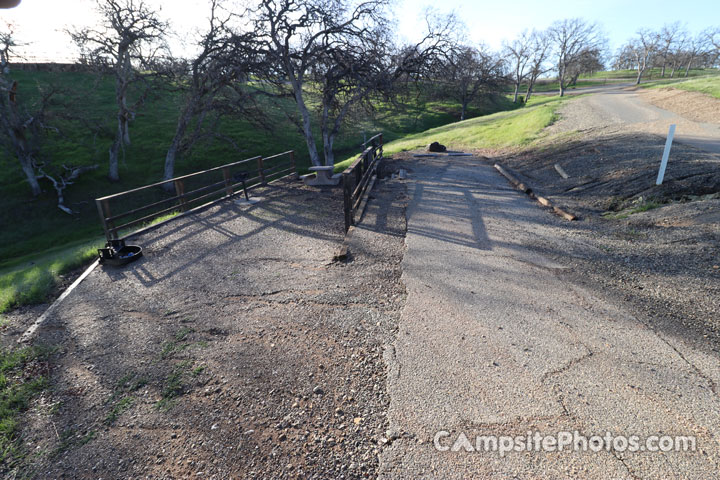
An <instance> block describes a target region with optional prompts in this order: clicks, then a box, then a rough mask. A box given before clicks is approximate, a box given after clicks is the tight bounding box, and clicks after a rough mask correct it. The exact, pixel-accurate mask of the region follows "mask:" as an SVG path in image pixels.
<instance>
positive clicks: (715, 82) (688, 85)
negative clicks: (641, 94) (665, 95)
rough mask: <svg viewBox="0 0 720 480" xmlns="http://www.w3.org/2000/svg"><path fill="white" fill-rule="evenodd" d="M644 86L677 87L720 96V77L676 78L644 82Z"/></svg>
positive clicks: (716, 96)
mask: <svg viewBox="0 0 720 480" xmlns="http://www.w3.org/2000/svg"><path fill="white" fill-rule="evenodd" d="M640 86H641V87H643V88H677V89H679V90H686V91H689V92H700V93H704V94H706V95H710V96H712V97H715V98H720V77H703V78H693V79H690V80H685V79H675V80H665V81H662V80H661V81H656V82H650V83H643V84H641V85H640Z"/></svg>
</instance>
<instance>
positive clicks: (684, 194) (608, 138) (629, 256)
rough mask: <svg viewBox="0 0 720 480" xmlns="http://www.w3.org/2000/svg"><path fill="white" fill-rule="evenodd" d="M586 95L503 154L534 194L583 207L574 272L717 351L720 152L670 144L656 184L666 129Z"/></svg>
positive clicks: (572, 226) (572, 228)
mask: <svg viewBox="0 0 720 480" xmlns="http://www.w3.org/2000/svg"><path fill="white" fill-rule="evenodd" d="M686 93H687V92H686ZM591 99H592V97H587V99H584V98H583V99H578V100H575V101H572V102H568V103H567V105H566V106H565V107H564V108H563V109H562V110H561V112H560V114H561V119H560V121H559V122H558V123H557V124H555V125H554V126H552V127H550V129H549V133H550V134H551V136H550V137H549V138H550V139H551V140H549V141H548V142H547V143H546V144H545V145H543V146H542V147H540V148H537V149H535V150H531V151H527V152H524V153H522V154H519V155H507V156H505V157H501V158H500V160H501V161H502V162H504V164H506V165H507V166H509V167H510V168H511V169H513V170H514V171H515V172H516V173H517V174H518V175H519V176H520V177H521V179H522V180H524V181H525V182H526V183H527V184H529V185H530V186H531V187H532V188H533V190H534V191H536V192H537V193H538V194H540V195H543V196H545V197H548V198H550V199H551V200H552V201H553V202H554V203H556V204H557V205H559V206H562V207H565V208H566V209H568V210H570V211H573V212H575V213H577V214H579V216H580V218H581V221H579V222H573V223H568V224H567V225H566V229H567V232H568V234H570V235H572V236H573V237H574V238H576V239H577V240H578V241H581V242H583V243H585V244H587V245H590V246H592V247H593V249H592V250H590V252H592V253H591V254H589V255H588V254H584V255H579V256H573V255H569V256H568V260H569V261H570V262H571V265H572V267H573V268H572V270H573V271H576V272H577V273H578V275H577V277H578V279H579V281H582V282H591V283H592V284H593V285H595V286H596V287H595V288H597V289H598V290H600V291H605V292H606V293H607V294H608V295H611V296H613V297H614V298H616V299H619V301H622V302H623V303H628V304H635V308H636V309H637V311H639V312H644V313H645V314H647V315H648V316H649V317H650V318H652V322H654V323H661V324H662V328H667V329H668V330H670V331H673V332H676V333H678V334H681V335H686V336H691V337H693V338H699V339H700V340H701V341H702V339H708V338H710V339H712V341H711V345H712V346H711V347H710V348H711V350H713V351H716V350H717V348H718V344H720V304H719V303H718V299H719V298H720V281H719V280H720V154H714V153H711V152H707V151H704V150H701V149H698V148H694V147H692V146H689V145H686V144H683V143H677V144H674V145H673V147H672V151H671V156H670V162H669V165H668V169H667V172H666V175H665V180H664V182H663V184H662V185H661V186H656V185H655V180H656V177H657V169H658V167H659V163H660V158H661V156H662V151H663V147H664V143H665V142H664V140H665V139H664V138H663V137H662V136H660V135H656V134H653V133H649V132H648V131H646V130H645V129H644V127H647V125H648V124H643V123H642V122H639V123H633V124H619V123H617V122H613V121H612V119H608V118H607V117H606V114H605V112H604V111H603V110H602V109H596V108H594V104H593V103H592V102H590V101H589V100H591ZM595 101H596V102H597V101H599V100H598V99H596V100H595ZM718 112H719V113H720V110H718ZM652 122H654V119H653V118H652V117H651V118H650V123H651V124H652ZM556 164H558V165H560V166H561V167H562V168H563V169H564V170H565V171H566V172H567V173H568V174H569V177H570V178H568V179H564V178H562V177H561V176H560V175H559V174H558V172H557V171H556V170H555V168H554V166H555V165H556Z"/></svg>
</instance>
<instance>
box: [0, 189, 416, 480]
mask: <svg viewBox="0 0 720 480" xmlns="http://www.w3.org/2000/svg"><path fill="white" fill-rule="evenodd" d="M256 195H260V196H261V197H262V201H260V202H259V203H257V204H254V205H240V204H237V203H235V202H233V201H229V202H225V203H223V204H220V205H217V206H215V207H213V208H210V209H208V210H206V211H204V212H201V213H198V214H195V215H193V216H190V217H187V218H183V219H178V220H177V221H176V222H171V223H169V224H167V225H166V226H163V227H161V228H160V229H158V230H156V231H154V232H150V233H148V234H146V235H144V236H143V237H140V238H138V239H137V243H139V244H141V245H142V246H143V247H144V249H145V256H144V258H142V259H140V260H139V261H137V262H135V263H134V264H131V265H130V266H128V267H127V268H124V269H110V268H107V269H103V268H98V269H97V270H96V271H94V272H93V273H92V274H91V275H90V276H89V277H88V279H87V280H86V281H85V282H83V283H82V284H81V285H80V286H79V287H78V288H77V289H76V291H75V292H74V293H73V294H72V295H71V296H70V297H68V298H67V299H66V301H65V302H64V303H63V304H62V306H61V307H60V308H59V309H58V310H57V313H56V314H55V315H54V316H53V317H52V318H51V319H50V320H49V322H48V323H47V324H46V325H45V327H44V328H43V329H42V330H41V331H40V335H39V338H38V339H37V340H36V343H42V344H46V345H52V346H55V348H56V349H57V352H56V354H55V356H54V359H53V362H52V369H51V372H50V383H51V388H50V389H49V390H48V392H47V393H46V394H45V395H44V396H43V397H42V398H40V399H39V400H38V401H37V402H36V404H35V405H34V406H33V408H32V409H31V411H30V412H29V413H28V414H27V415H26V417H25V424H24V425H25V426H24V428H23V443H24V446H25V448H26V451H27V453H28V457H27V462H26V463H27V469H26V470H25V471H23V472H3V473H4V474H5V475H10V476H12V475H14V474H19V473H22V474H24V475H26V476H28V477H30V478H38V479H40V478H42V479H50V478H88V479H90V478H92V479H97V478H128V479H130V478H133V479H134V478H158V479H160V478H167V479H170V478H237V477H241V478H280V477H283V478H367V477H373V476H375V475H374V472H375V470H376V468H377V462H378V460H377V459H378V451H379V448H380V446H381V439H382V438H383V436H384V432H385V429H386V417H385V415H386V406H387V401H388V399H387V394H386V391H385V381H384V378H385V377H384V376H385V366H384V364H383V362H382V351H383V345H384V344H386V343H387V342H388V341H389V339H390V338H392V336H393V335H394V332H395V329H396V323H397V318H398V315H399V311H400V308H401V306H402V304H403V301H404V288H403V286H402V284H401V282H400V280H399V279H400V261H401V259H402V255H403V248H404V247H403V236H404V229H405V216H404V205H405V196H404V186H403V185H402V183H400V182H392V181H388V182H379V184H378V185H377V186H376V190H375V191H374V192H373V195H374V197H375V198H374V199H373V200H371V202H370V203H369V204H368V209H367V212H366V214H365V217H366V218H365V220H364V224H366V225H368V227H367V228H358V229H357V230H356V235H354V236H353V240H352V242H353V243H352V245H351V252H352V256H351V258H350V259H346V260H345V261H333V253H334V251H335V250H336V248H337V246H338V245H339V244H340V242H341V241H342V239H343V225H342V195H341V192H340V191H339V189H322V190H317V189H310V188H308V187H304V186H301V185H299V184H298V183H296V182H295V183H290V182H287V183H280V184H276V185H275V186H274V187H268V188H267V189H264V190H263V191H258V192H256Z"/></svg>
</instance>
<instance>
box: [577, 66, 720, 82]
mask: <svg viewBox="0 0 720 480" xmlns="http://www.w3.org/2000/svg"><path fill="white" fill-rule="evenodd" d="M670 72H671V70H670V69H669V68H666V69H665V78H670ZM661 73H662V69H661V68H650V69H648V70H646V71H645V73H644V74H643V78H647V79H648V80H652V79H658V78H660V75H661ZM684 75H685V69H678V70H677V71H675V77H676V78H677V77H682V76H684ZM707 75H720V70H718V69H717V68H692V69H690V71H689V72H688V77H700V76H707ZM636 77H637V71H636V70H605V71H602V72H594V73H592V74H589V75H580V79H590V80H603V79H608V80H611V79H635V78H636Z"/></svg>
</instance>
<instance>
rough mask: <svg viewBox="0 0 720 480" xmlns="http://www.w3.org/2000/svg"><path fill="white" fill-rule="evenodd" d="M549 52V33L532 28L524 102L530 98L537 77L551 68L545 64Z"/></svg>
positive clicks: (550, 44)
mask: <svg viewBox="0 0 720 480" xmlns="http://www.w3.org/2000/svg"><path fill="white" fill-rule="evenodd" d="M551 52H552V39H551V38H550V35H548V33H547V32H544V31H536V30H533V32H532V35H531V43H530V62H529V68H528V74H527V91H526V92H525V102H527V101H528V100H530V97H531V96H532V93H533V88H535V82H537V79H538V78H540V76H541V75H544V74H546V73H547V72H549V71H550V70H551V69H552V68H551V67H549V66H548V65H547V61H548V59H549V57H550V54H551Z"/></svg>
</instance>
